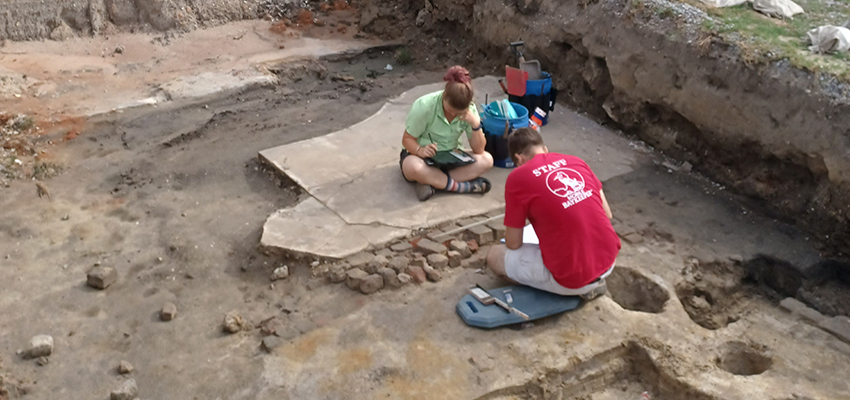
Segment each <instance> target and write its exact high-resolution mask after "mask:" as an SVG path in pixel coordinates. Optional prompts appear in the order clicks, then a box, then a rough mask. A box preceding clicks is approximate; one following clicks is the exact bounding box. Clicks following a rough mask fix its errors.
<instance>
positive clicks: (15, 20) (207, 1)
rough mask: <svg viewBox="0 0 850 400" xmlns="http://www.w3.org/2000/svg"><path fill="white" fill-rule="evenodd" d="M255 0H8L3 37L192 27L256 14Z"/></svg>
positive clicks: (0, 16)
mask: <svg viewBox="0 0 850 400" xmlns="http://www.w3.org/2000/svg"><path fill="white" fill-rule="evenodd" d="M259 3H260V2H258V1H257V0H252V1H242V0H50V1H43V0H5V1H3V2H2V3H0V39H11V40H38V39H48V38H50V39H55V40H63V39H67V38H70V37H74V36H78V35H92V34H98V33H104V32H108V31H109V30H110V29H114V28H117V27H123V28H134V27H138V28H140V29H153V30H158V31H167V30H171V29H181V30H188V29H194V28H196V27H198V26H202V25H210V24H218V23H222V22H227V21H233V20H240V19H246V18H256V17H257V7H258V4H259Z"/></svg>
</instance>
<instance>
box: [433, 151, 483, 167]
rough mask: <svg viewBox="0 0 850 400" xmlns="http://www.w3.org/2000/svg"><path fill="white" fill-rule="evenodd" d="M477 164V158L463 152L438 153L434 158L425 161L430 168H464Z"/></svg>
mask: <svg viewBox="0 0 850 400" xmlns="http://www.w3.org/2000/svg"><path fill="white" fill-rule="evenodd" d="M474 162H475V158H473V157H472V156H470V155H469V154H467V153H466V152H465V151H463V150H445V151H438V152H437V154H435V155H434V157H429V158H426V159H425V164H426V165H428V166H430V167H443V166H445V167H452V168H457V167H462V166H464V165H469V164H472V163H474Z"/></svg>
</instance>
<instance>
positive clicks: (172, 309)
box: [159, 301, 177, 321]
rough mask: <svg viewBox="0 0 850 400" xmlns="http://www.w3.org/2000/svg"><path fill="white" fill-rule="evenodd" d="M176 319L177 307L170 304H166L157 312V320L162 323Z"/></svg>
mask: <svg viewBox="0 0 850 400" xmlns="http://www.w3.org/2000/svg"><path fill="white" fill-rule="evenodd" d="M174 318H177V306H176V305H174V303H172V302H170V301H169V302H166V303H165V304H163V305H162V310H160V311H159V319H161V320H163V321H171V320H173V319H174Z"/></svg>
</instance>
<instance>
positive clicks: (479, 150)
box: [469, 122, 487, 154]
mask: <svg viewBox="0 0 850 400" xmlns="http://www.w3.org/2000/svg"><path fill="white" fill-rule="evenodd" d="M479 124H480V122H479ZM469 146H470V147H472V152H473V153H475V154H484V147H486V146H487V139H486V138H485V137H484V130H482V129H479V130H477V131H472V136H471V137H470V138H469Z"/></svg>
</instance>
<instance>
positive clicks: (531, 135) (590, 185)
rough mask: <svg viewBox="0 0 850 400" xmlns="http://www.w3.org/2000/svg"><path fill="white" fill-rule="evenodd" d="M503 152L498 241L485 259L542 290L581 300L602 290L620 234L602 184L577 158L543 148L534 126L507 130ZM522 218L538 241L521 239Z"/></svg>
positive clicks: (499, 272)
mask: <svg viewBox="0 0 850 400" xmlns="http://www.w3.org/2000/svg"><path fill="white" fill-rule="evenodd" d="M508 150H509V152H510V154H511V158H512V159H513V161H514V163H515V164H516V165H517V168H516V169H515V170H514V171H512V172H511V174H510V175H509V176H508V180H507V183H506V184H505V226H506V227H507V229H506V230H505V245H499V246H493V247H492V248H491V249H490V252H489V253H488V254H487V265H488V266H489V267H490V269H492V270H493V272H495V273H496V275H499V276H500V277H502V278H507V279H509V280H512V281H514V282H517V283H519V284H523V285H526V286H531V287H534V288H537V289H541V290H545V291H547V292H552V293H557V294H561V295H571V296H582V297H584V298H585V299H592V298H594V297H596V296H598V295H600V294H602V293H605V290H606V285H605V277H607V276H608V275H609V274H610V273H611V271H612V270H613V269H614V262H615V260H616V258H617V253H619V251H620V238H619V237H617V233H616V232H614V227H613V226H612V225H611V218H612V215H611V208H610V207H609V206H608V201H607V200H606V199H605V193H604V192H602V182H600V181H599V179H598V178H597V177H596V175H595V174H594V173H593V171H591V170H590V167H589V166H588V165H587V163H585V162H584V161H582V160H581V159H580V158H578V157H575V156H569V155H564V154H557V153H550V152H549V149H548V148H546V146H545V145H544V144H543V138H542V137H541V136H540V134H539V133H537V131H535V130H534V129H531V128H521V129H518V130H517V131H516V132H514V133H513V134H511V136H510V137H509V138H508ZM526 219H528V220H529V221H531V226H532V227H533V228H534V232H535V233H536V234H537V238H538V240H539V244H530V243H523V228H525V221H526ZM526 229H527V228H526ZM527 241H528V240H527Z"/></svg>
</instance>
